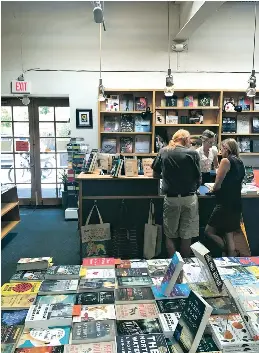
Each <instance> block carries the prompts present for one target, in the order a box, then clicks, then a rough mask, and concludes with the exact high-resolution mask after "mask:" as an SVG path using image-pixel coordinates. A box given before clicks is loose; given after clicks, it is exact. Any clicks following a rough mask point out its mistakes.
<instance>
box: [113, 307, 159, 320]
mask: <svg viewBox="0 0 259 353" xmlns="http://www.w3.org/2000/svg"><path fill="white" fill-rule="evenodd" d="M115 309H116V318H117V320H140V319H156V318H158V314H159V313H158V310H157V307H156V304H137V303H136V304H125V305H123V304H120V305H115Z"/></svg>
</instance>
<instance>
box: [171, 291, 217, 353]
mask: <svg viewBox="0 0 259 353" xmlns="http://www.w3.org/2000/svg"><path fill="white" fill-rule="evenodd" d="M211 312H212V307H211V306H210V305H209V304H208V303H207V302H206V301H205V300H204V299H202V297H201V296H199V295H198V294H196V293H195V292H193V291H191V293H190V295H189V297H188V301H187V303H186V305H185V307H184V309H183V311H182V313H181V317H180V319H179V321H178V324H177V326H176V329H175V331H174V338H175V339H176V341H177V342H178V343H179V345H180V346H181V348H182V349H183V351H184V352H185V353H196V350H197V348H198V345H199V342H200V340H201V337H202V335H203V333H204V330H205V327H206V325H207V322H208V320H209V317H210V314H211Z"/></svg>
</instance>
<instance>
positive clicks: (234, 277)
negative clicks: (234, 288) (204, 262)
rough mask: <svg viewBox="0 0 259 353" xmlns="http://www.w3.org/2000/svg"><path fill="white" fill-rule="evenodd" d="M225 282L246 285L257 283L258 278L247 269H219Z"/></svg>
mask: <svg viewBox="0 0 259 353" xmlns="http://www.w3.org/2000/svg"><path fill="white" fill-rule="evenodd" d="M218 271H219V273H220V275H221V277H222V278H224V279H225V280H230V281H231V283H232V284H233V285H245V284H249V283H253V282H255V281H256V277H255V276H254V275H253V274H252V273H251V272H249V271H248V270H247V269H246V267H243V266H233V267H225V268H224V267H221V268H219V269H218Z"/></svg>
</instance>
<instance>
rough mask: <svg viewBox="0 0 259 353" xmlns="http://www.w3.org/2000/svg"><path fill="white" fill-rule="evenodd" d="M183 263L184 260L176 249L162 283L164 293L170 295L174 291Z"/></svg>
mask: <svg viewBox="0 0 259 353" xmlns="http://www.w3.org/2000/svg"><path fill="white" fill-rule="evenodd" d="M183 265H184V261H183V259H182V257H181V255H180V253H179V252H177V251H176V252H175V254H174V255H173V257H172V259H171V262H170V264H169V266H168V268H167V271H166V273H165V276H164V278H163V280H162V283H161V292H162V293H163V294H164V295H167V296H168V295H169V294H170V293H171V292H172V290H173V288H174V285H175V283H176V280H177V278H178V276H179V275H180V272H181V270H182V268H183Z"/></svg>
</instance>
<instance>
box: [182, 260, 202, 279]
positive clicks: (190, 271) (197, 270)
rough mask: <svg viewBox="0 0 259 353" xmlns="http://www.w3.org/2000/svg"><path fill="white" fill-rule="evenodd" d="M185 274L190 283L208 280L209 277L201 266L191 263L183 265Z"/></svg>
mask: <svg viewBox="0 0 259 353" xmlns="http://www.w3.org/2000/svg"><path fill="white" fill-rule="evenodd" d="M183 275H184V279H185V280H186V281H187V282H188V283H196V282H206V281H207V278H206V276H205V275H204V273H203V272H202V270H201V267H200V266H195V265H191V264H184V265H183Z"/></svg>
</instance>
